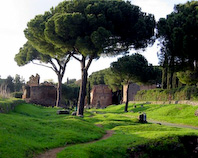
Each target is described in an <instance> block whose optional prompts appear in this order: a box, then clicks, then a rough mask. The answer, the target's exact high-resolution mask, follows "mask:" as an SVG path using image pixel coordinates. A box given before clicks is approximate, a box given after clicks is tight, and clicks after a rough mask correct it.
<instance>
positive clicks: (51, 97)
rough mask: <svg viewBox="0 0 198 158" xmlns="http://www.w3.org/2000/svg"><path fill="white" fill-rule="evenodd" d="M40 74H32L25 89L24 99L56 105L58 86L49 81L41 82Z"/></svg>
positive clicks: (29, 101)
mask: <svg viewBox="0 0 198 158" xmlns="http://www.w3.org/2000/svg"><path fill="white" fill-rule="evenodd" d="M39 79H40V77H39V75H38V74H37V75H36V76H35V77H34V76H31V77H30V81H29V82H27V84H26V85H25V87H24V89H23V97H22V98H23V99H24V100H25V101H26V102H28V103H34V104H39V105H43V106H55V104H56V88H55V86H54V85H51V84H49V83H43V84H39Z"/></svg>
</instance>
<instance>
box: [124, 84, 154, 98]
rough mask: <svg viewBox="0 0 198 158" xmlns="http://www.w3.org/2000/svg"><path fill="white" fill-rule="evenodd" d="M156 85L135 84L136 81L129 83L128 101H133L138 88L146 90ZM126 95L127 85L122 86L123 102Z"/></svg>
mask: <svg viewBox="0 0 198 158" xmlns="http://www.w3.org/2000/svg"><path fill="white" fill-rule="evenodd" d="M155 88H156V85H141V86H139V85H137V84H136V83H132V84H130V85H129V101H133V100H134V99H135V95H136V94H137V92H138V91H140V90H148V89H155ZM126 96H127V86H126V85H124V86H123V102H126Z"/></svg>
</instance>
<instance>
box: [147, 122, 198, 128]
mask: <svg viewBox="0 0 198 158" xmlns="http://www.w3.org/2000/svg"><path fill="white" fill-rule="evenodd" d="M148 122H150V123H156V124H159V125H165V126H172V127H179V128H191V129H196V130H198V127H194V126H189V125H181V124H175V123H169V122H162V121H156V120H148Z"/></svg>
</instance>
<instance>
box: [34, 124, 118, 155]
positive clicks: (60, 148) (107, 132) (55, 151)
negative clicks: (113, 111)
mask: <svg viewBox="0 0 198 158" xmlns="http://www.w3.org/2000/svg"><path fill="white" fill-rule="evenodd" d="M97 126H100V125H97ZM101 126H102V125H101ZM113 132H114V131H113V130H108V131H106V134H105V135H104V136H103V137H102V138H100V139H98V140H94V141H91V142H87V143H81V144H90V143H95V142H98V141H100V140H105V139H107V138H109V137H111V136H112V135H113ZM75 145H77V144H75ZM68 146H71V145H68ZM66 147H67V146H65V147H59V148H54V149H51V150H48V151H46V152H45V153H42V154H40V155H37V156H35V157H34V158H56V154H57V153H59V152H61V151H62V150H63V149H64V148H66Z"/></svg>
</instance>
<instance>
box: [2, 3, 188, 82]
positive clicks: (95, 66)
mask: <svg viewBox="0 0 198 158" xmlns="http://www.w3.org/2000/svg"><path fill="white" fill-rule="evenodd" d="M60 2H62V0H1V2H0V21H1V23H0V54H1V56H0V76H1V78H6V77H7V76H8V75H11V76H13V77H14V76H15V74H19V75H20V76H23V77H24V78H25V80H26V81H28V79H29V77H30V76H31V75H36V73H38V74H39V75H40V76H41V81H44V80H47V79H53V80H54V81H57V79H56V78H57V77H56V74H55V73H54V72H53V71H52V70H51V69H47V68H45V67H41V66H37V65H34V64H28V65H25V66H23V67H18V66H17V64H16V62H15V61H14V57H15V54H17V53H18V52H19V48H20V47H22V46H23V44H24V43H25V42H26V38H25V37H24V33H23V30H24V29H25V28H26V25H27V22H28V21H30V19H32V18H34V17H35V15H38V14H43V13H44V12H45V11H48V10H49V9H50V8H51V7H52V6H56V5H57V4H58V3H60ZM186 2H187V0H131V3H132V4H134V5H137V6H139V7H140V8H142V11H143V12H147V13H151V14H154V15H155V19H156V20H157V21H158V20H159V18H161V17H166V15H167V14H170V13H171V12H172V11H173V7H174V5H175V4H179V3H186ZM158 49H159V48H157V44H154V46H153V47H151V48H147V49H146V51H145V52H143V53H142V54H143V55H144V56H145V57H146V58H147V60H148V61H149V63H152V64H153V65H157V64H158V59H157V51H158ZM116 60H117V59H116V58H100V59H99V60H97V61H94V62H93V63H92V65H91V67H90V69H89V74H91V73H92V72H94V71H98V70H101V69H104V68H107V67H109V66H110V63H111V62H113V61H116ZM80 76H81V74H80V64H79V62H76V61H75V60H74V59H73V60H72V61H71V62H69V64H68V66H67V69H66V74H65V77H64V80H63V82H65V81H66V79H67V77H69V78H70V79H72V78H76V79H80Z"/></svg>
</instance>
